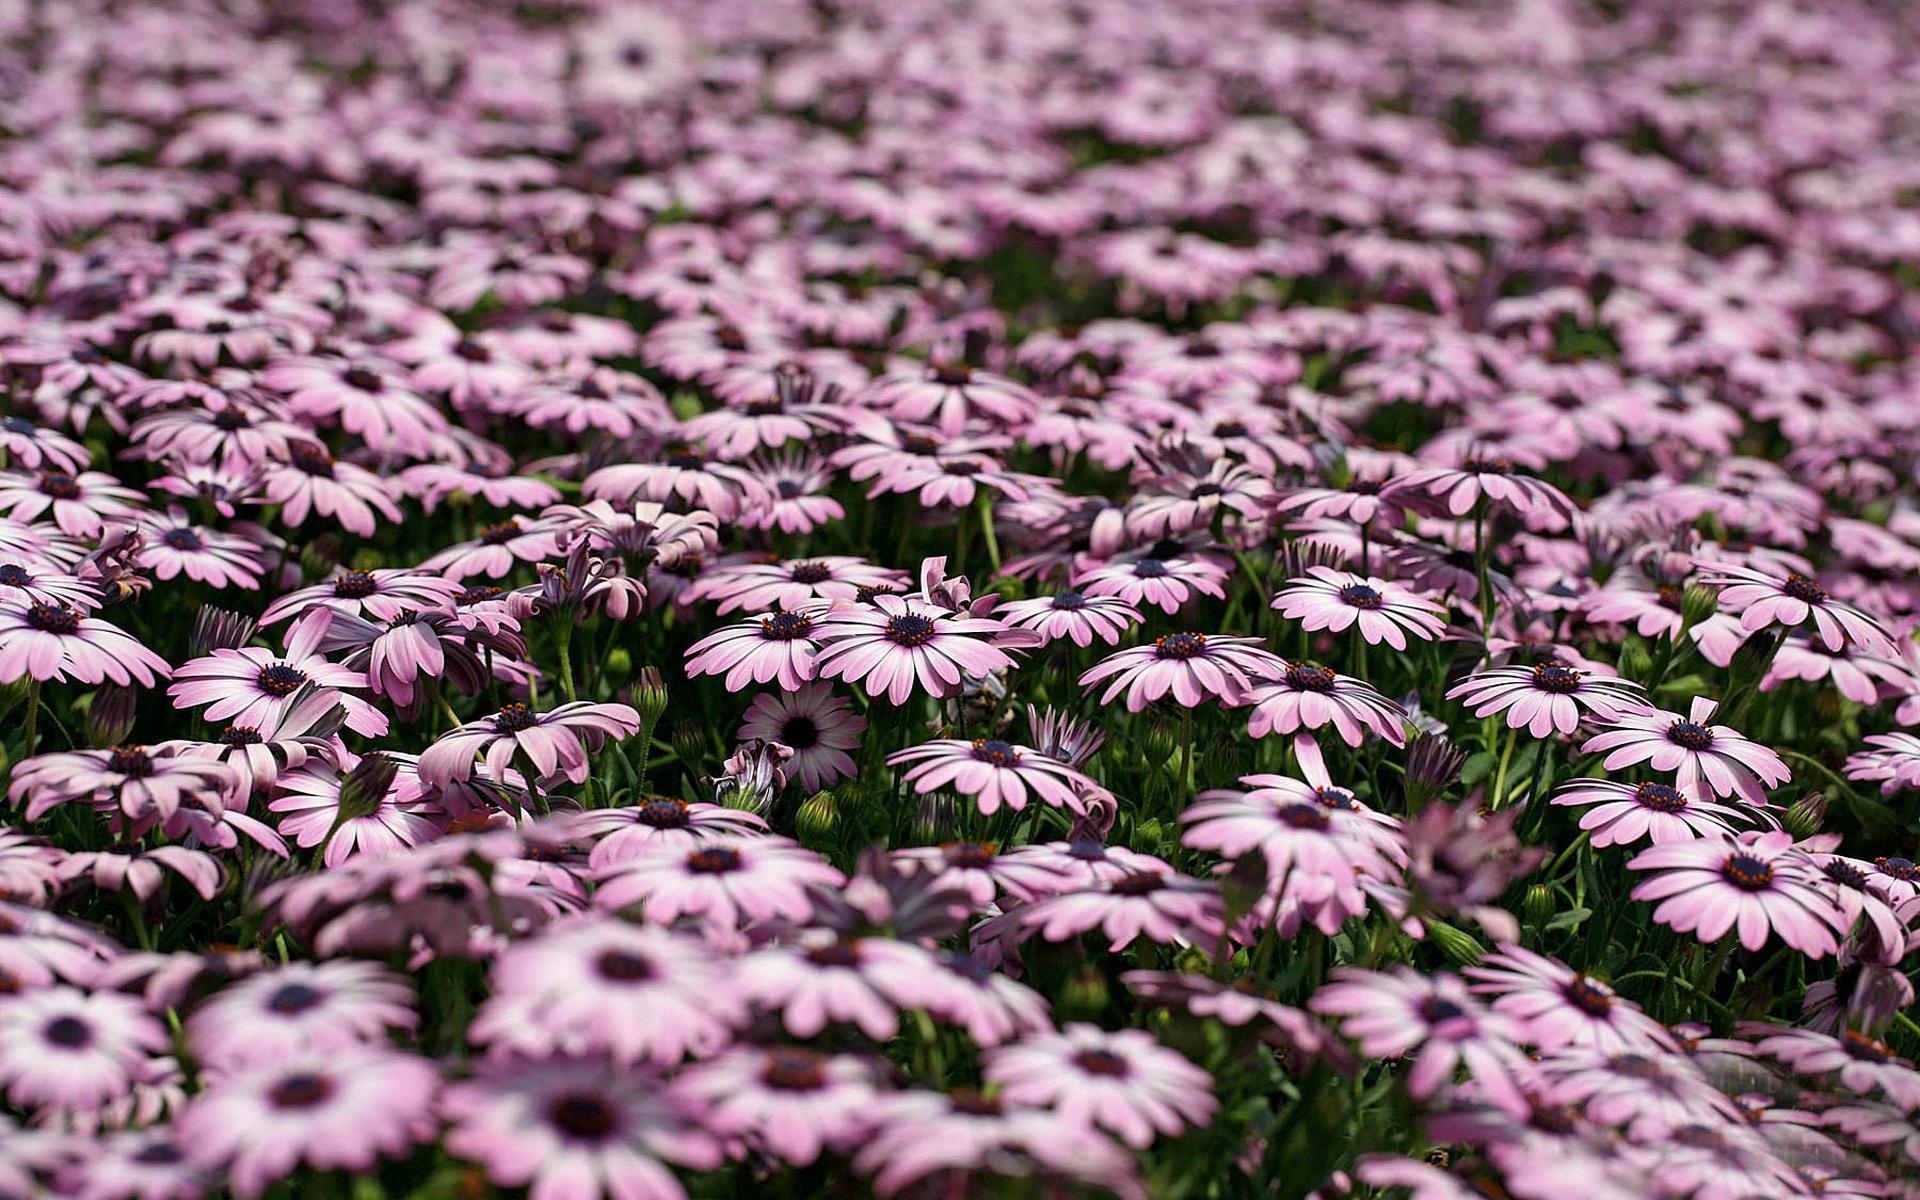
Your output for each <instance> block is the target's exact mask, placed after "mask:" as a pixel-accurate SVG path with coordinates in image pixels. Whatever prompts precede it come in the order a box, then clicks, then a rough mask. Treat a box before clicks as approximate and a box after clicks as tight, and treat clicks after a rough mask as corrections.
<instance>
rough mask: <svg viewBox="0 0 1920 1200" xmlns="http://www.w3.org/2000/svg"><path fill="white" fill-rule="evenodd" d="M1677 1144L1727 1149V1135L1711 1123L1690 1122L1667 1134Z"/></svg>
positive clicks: (1700, 1147)
mask: <svg viewBox="0 0 1920 1200" xmlns="http://www.w3.org/2000/svg"><path fill="white" fill-rule="evenodd" d="M1667 1136H1668V1137H1669V1138H1670V1139H1672V1141H1673V1144H1674V1145H1676V1146H1686V1147H1689V1148H1690V1149H1694V1150H1709V1151H1725V1150H1727V1149H1729V1147H1728V1146H1727V1139H1726V1135H1724V1134H1722V1133H1721V1132H1720V1131H1719V1130H1718V1129H1715V1128H1713V1127H1712V1126H1711V1125H1699V1124H1689V1125H1682V1126H1679V1127H1678V1128H1676V1129H1675V1130H1674V1131H1673V1132H1672V1133H1670V1134H1668V1135H1667Z"/></svg>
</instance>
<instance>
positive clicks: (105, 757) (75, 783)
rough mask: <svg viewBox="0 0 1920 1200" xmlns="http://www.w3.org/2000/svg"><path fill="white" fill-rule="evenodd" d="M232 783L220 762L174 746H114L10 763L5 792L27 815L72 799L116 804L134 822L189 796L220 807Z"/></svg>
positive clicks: (156, 816) (167, 811)
mask: <svg viewBox="0 0 1920 1200" xmlns="http://www.w3.org/2000/svg"><path fill="white" fill-rule="evenodd" d="M236 784H237V781H236V779H235V777H234V773H233V772H232V771H230V770H228V769H227V768H226V767H224V766H222V765H221V764H219V763H212V762H207V761H205V760H204V759H201V758H196V757H189V756H186V755H183V754H181V753H179V752H178V751H177V749H175V748H162V747H158V746H155V747H151V748H149V747H146V746H117V747H115V748H114V749H111V750H70V751H66V752H64V753H60V754H36V755H35V756H33V757H32V758H29V759H24V760H22V761H21V762H19V763H16V764H15V765H14V767H13V779H12V782H11V784H10V785H9V786H8V788H7V798H8V799H9V800H11V801H12V802H13V803H15V804H19V803H21V802H22V801H25V802H26V806H27V807H26V817H27V819H28V820H29V821H36V820H39V819H40V818H41V817H42V816H44V815H46V813H47V812H48V811H49V810H51V809H52V808H54V807H55V806H56V805H60V804H67V803H70V802H73V801H76V800H78V801H84V802H85V803H88V804H92V805H94V806H95V807H96V808H99V809H103V810H108V811H115V810H117V811H118V812H120V813H121V814H122V815H124V816H126V817H127V818H128V819H130V820H133V821H136V822H140V821H151V820H160V821H166V820H169V819H171V818H172V816H173V814H174V813H175V812H177V811H178V810H179V809H180V807H181V806H182V805H183V804H187V803H190V802H194V801H199V802H201V803H204V804H206V805H208V806H210V807H213V808H219V807H222V806H223V805H224V803H225V802H226V801H228V800H230V799H233V798H234V796H235V793H236V792H237V790H238V789H237V786H236Z"/></svg>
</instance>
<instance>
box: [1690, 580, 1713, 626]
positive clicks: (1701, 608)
mask: <svg viewBox="0 0 1920 1200" xmlns="http://www.w3.org/2000/svg"><path fill="white" fill-rule="evenodd" d="M1719 611H1720V590H1719V589H1718V588H1711V587H1708V586H1707V585H1706V584H1704V583H1691V584H1688V585H1687V590H1686V591H1684V592H1682V593H1680V628H1682V629H1692V628H1693V627H1694V626H1695V625H1698V624H1700V623H1701V622H1703V621H1705V620H1707V618H1709V617H1711V616H1713V614H1715V613H1717V612H1719Z"/></svg>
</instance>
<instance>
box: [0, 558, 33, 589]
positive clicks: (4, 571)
mask: <svg viewBox="0 0 1920 1200" xmlns="http://www.w3.org/2000/svg"><path fill="white" fill-rule="evenodd" d="M32 582H33V573H32V572H31V571H29V570H27V569H26V568H25V567H23V566H21V565H20V564H19V563H7V564H5V565H4V566H0V587H16V588H23V587H26V586H27V585H28V584H31V583H32Z"/></svg>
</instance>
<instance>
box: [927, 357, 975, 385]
mask: <svg viewBox="0 0 1920 1200" xmlns="http://www.w3.org/2000/svg"><path fill="white" fill-rule="evenodd" d="M930 374H931V375H932V378H933V381H934V382H935V383H937V384H939V385H940V386H942V387H963V386H965V385H966V384H968V383H971V382H972V381H973V368H972V367H970V366H968V365H967V364H965V363H944V364H942V365H940V366H937V367H934V368H933V370H932V371H931V372H930Z"/></svg>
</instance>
